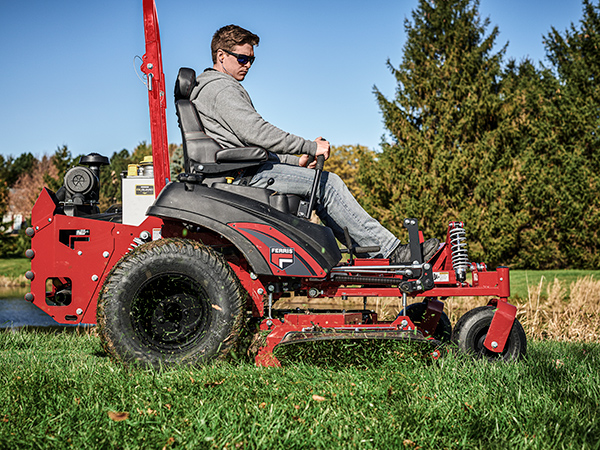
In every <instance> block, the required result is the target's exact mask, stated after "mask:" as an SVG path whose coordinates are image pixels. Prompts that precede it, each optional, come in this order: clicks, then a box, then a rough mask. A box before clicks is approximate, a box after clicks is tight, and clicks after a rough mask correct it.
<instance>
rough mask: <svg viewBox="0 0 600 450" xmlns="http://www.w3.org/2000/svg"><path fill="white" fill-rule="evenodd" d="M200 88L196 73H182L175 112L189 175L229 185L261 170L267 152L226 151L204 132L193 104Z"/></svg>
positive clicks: (183, 70) (184, 69)
mask: <svg viewBox="0 0 600 450" xmlns="http://www.w3.org/2000/svg"><path fill="white" fill-rule="evenodd" d="M196 84H197V82H196V72H195V71H194V69H190V68H187V67H182V68H181V69H179V74H178V75H177V81H176V82H175V110H176V112H177V117H178V119H179V128H180V129H181V137H182V140H183V157H184V169H185V172H186V173H187V174H193V175H196V174H197V175H201V177H200V178H201V179H202V180H204V179H206V178H208V179H210V181H211V182H216V181H225V177H226V176H229V175H231V174H234V173H235V172H237V171H239V170H240V169H246V168H248V167H253V166H258V165H259V164H261V163H263V162H265V161H266V160H267V159H268V156H269V155H268V152H267V151H266V150H265V149H264V148H260V147H239V148H222V147H221V146H220V145H219V143H218V142H217V141H215V140H214V139H212V138H210V137H209V136H208V135H207V134H206V133H205V132H204V127H203V126H202V122H201V120H200V117H199V115H198V111H196V107H195V106H194V104H193V103H192V102H191V100H190V95H191V93H192V90H193V89H194V87H195V86H196ZM207 181H208V180H207ZM208 184H212V183H208Z"/></svg>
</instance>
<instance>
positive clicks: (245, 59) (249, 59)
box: [222, 49, 256, 66]
mask: <svg viewBox="0 0 600 450" xmlns="http://www.w3.org/2000/svg"><path fill="white" fill-rule="evenodd" d="M222 50H223V51H224V52H225V53H228V54H230V55H231V56H235V57H236V58H237V62H238V63H239V64H240V65H242V66H245V65H246V64H248V63H250V65H252V63H253V62H254V60H255V59H256V57H254V56H248V55H240V54H239V53H233V52H230V51H229V50H225V49H222Z"/></svg>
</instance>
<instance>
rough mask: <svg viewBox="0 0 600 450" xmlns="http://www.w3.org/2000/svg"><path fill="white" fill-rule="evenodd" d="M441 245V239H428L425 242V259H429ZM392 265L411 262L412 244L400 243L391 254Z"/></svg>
mask: <svg viewBox="0 0 600 450" xmlns="http://www.w3.org/2000/svg"><path fill="white" fill-rule="evenodd" d="M439 247H440V241H438V240H437V239H436V238H431V239H427V240H426V241H425V242H424V243H423V261H424V262H427V261H429V260H430V259H431V258H432V257H433V255H435V252H437V249H438V248H439ZM389 260H390V265H395V264H402V263H411V262H412V261H411V255H410V244H400V245H399V246H398V247H396V249H395V250H394V251H393V252H392V254H391V255H390V256H389Z"/></svg>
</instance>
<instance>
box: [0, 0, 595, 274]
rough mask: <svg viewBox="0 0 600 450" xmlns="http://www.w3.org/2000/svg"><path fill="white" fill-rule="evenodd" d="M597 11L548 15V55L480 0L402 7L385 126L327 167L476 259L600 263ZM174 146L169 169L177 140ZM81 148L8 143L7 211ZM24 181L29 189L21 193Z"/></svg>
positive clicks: (51, 179) (4, 172)
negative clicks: (400, 41) (517, 42)
mask: <svg viewBox="0 0 600 450" xmlns="http://www.w3.org/2000/svg"><path fill="white" fill-rule="evenodd" d="M599 12H600V9H599V6H598V5H595V4H593V2H592V1H591V0H583V1H582V18H581V20H580V21H579V23H577V24H571V26H570V28H569V29H567V30H564V31H560V30H556V29H555V28H551V29H550V31H549V32H548V34H547V35H545V36H543V43H544V46H545V49H546V56H547V62H546V64H543V63H541V62H534V61H531V60H530V59H529V58H523V59H521V60H520V61H516V60H514V59H509V60H506V58H505V54H506V49H507V44H506V45H504V46H502V47H501V48H500V49H499V50H495V49H496V41H497V40H498V36H499V29H498V27H490V23H491V21H490V19H489V18H486V19H484V18H481V16H480V14H479V0H420V1H419V4H418V6H417V8H416V9H415V10H414V11H413V12H412V15H411V18H409V19H406V20H405V24H404V26H405V31H406V34H407V41H406V44H405V45H404V48H403V58H402V61H401V63H400V65H399V66H398V67H394V66H393V65H392V64H391V62H390V61H388V63H387V64H388V67H389V69H390V71H391V74H392V76H394V77H395V79H396V81H397V88H396V93H395V95H394V97H393V98H387V97H386V96H385V95H384V94H383V93H382V92H380V91H379V90H378V89H377V87H374V94H375V98H376V100H377V102H378V104H379V107H380V110H381V114H382V117H383V122H384V126H385V128H386V130H387V134H386V136H385V137H384V138H383V141H382V144H381V149H380V150H379V151H373V150H370V149H368V148H366V147H362V146H359V145H356V146H340V147H334V148H333V152H332V157H331V158H330V160H329V161H328V166H327V169H328V170H331V171H334V172H336V173H338V174H339V175H340V176H342V178H343V179H344V180H345V181H346V183H347V184H348V186H349V187H350V189H351V191H352V192H353V194H354V195H355V196H356V197H357V199H358V200H359V202H360V203H361V204H362V205H363V206H364V207H365V208H366V209H367V210H368V211H369V212H370V213H371V214H372V215H373V216H374V217H376V218H378V219H379V220H380V221H381V222H382V223H383V224H384V225H385V226H387V227H388V228H389V229H390V230H392V231H393V232H394V233H395V234H396V235H398V236H400V237H401V238H405V237H406V233H405V231H404V230H403V228H402V225H401V224H402V219H404V218H405V217H416V218H418V219H419V221H420V223H421V228H422V229H423V231H424V233H425V235H426V237H430V236H435V237H438V238H441V239H444V238H445V233H446V227H447V224H448V222H449V221H455V220H460V221H463V222H465V228H466V229H467V232H468V242H469V251H470V256H471V260H473V261H485V262H488V263H489V264H490V265H491V266H497V265H501V264H503V265H509V266H511V267H514V268H529V269H548V268H582V269H583V268H586V269H589V268H597V267H598V265H599V262H600V253H599V250H600V236H599V234H598V230H599V228H600V208H599V202H598V188H599V185H600V170H599V169H600V138H599V136H598V131H599V125H600V92H599V87H598V83H597V80H598V79H599V78H600V58H599V56H600V50H599V48H600V47H599V46H600V14H599ZM169 150H170V158H171V172H172V175H173V177H174V176H175V175H176V174H177V173H179V172H181V171H182V169H183V162H182V148H181V146H180V145H174V144H171V146H170V149H169ZM149 154H151V147H150V146H149V145H147V144H146V143H141V144H140V145H139V146H138V147H136V148H135V149H134V150H133V151H132V152H129V151H127V150H122V151H120V152H115V153H114V154H113V155H112V157H110V161H111V163H110V166H109V167H108V168H104V169H102V172H101V173H102V175H101V176H102V179H101V184H100V185H101V200H100V201H101V204H100V208H101V210H104V209H106V208H108V207H109V206H111V205H112V204H114V203H120V196H121V192H120V189H121V183H120V173H121V172H123V171H124V170H126V169H127V165H128V164H130V163H138V162H140V161H141V160H142V159H143V157H144V156H146V155H149ZM107 156H108V155H107ZM78 159H79V157H76V158H74V157H72V156H71V154H70V152H69V151H68V149H67V147H61V148H59V149H57V151H56V152H55V154H54V155H53V156H52V157H44V158H42V159H41V160H39V161H38V160H37V159H36V158H34V157H33V156H32V155H31V154H23V155H21V156H19V157H18V158H16V159H15V158H8V159H5V158H3V157H2V156H1V155H0V180H1V182H0V213H3V212H4V211H6V209H7V207H8V205H9V204H10V205H12V207H13V208H14V207H15V206H14V205H15V201H16V200H15V199H16V198H22V199H23V200H22V205H23V208H22V209H26V206H27V205H29V207H31V204H32V203H33V201H35V198H36V197H37V195H38V194H39V190H40V189H41V186H42V185H46V186H48V187H49V188H50V189H53V190H56V189H58V187H60V186H61V185H62V177H64V173H65V172H66V170H67V169H68V168H69V167H70V166H72V165H74V164H75V163H76V162H77V161H78ZM40 180H41V181H40ZM32 186H35V187H32ZM9 188H12V190H11V192H12V193H10V194H9ZM27 189H29V191H30V192H31V193H32V194H31V195H28V196H26V195H22V194H23V193H24V192H26V191H27ZM11 198H12V200H11ZM19 208H21V207H19Z"/></svg>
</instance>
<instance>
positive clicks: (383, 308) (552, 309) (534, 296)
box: [277, 275, 600, 342]
mask: <svg viewBox="0 0 600 450" xmlns="http://www.w3.org/2000/svg"><path fill="white" fill-rule="evenodd" d="M545 284H546V280H545V279H544V278H542V280H541V281H540V283H539V285H537V286H529V295H528V298H527V299H526V301H525V302H522V303H517V307H518V310H517V318H518V319H519V321H520V322H521V324H522V325H523V328H524V329H525V333H526V334H527V336H528V338H529V339H538V340H539V339H549V340H557V341H580V342H597V341H598V339H599V338H598V337H599V336H600V281H598V280H594V278H593V276H591V275H590V276H586V277H584V278H579V279H577V281H575V282H573V283H571V284H570V286H569V287H570V289H567V286H566V283H564V282H562V281H560V280H558V279H556V278H555V279H554V281H553V282H552V283H548V285H547V287H546V289H544V285H545ZM489 299H491V297H490V298H489ZM489 299H488V298H485V297H451V298H448V299H446V300H445V302H444V303H445V307H444V310H445V312H446V314H448V317H449V318H450V321H451V322H452V323H453V324H454V323H456V321H457V320H458V319H459V318H460V317H461V316H462V315H463V314H464V313H466V312H467V311H469V310H471V309H473V308H476V307H478V306H484V305H486V304H487V302H488V300H489ZM283 300H285V301H283ZM283 300H282V301H280V302H279V303H278V304H277V307H279V308H296V307H300V308H321V309H323V308H340V303H334V302H331V303H323V301H322V300H321V299H310V300H307V299H306V297H296V298H292V299H283ZM412 302H413V300H409V303H412ZM341 304H342V306H341V307H342V308H345V309H348V310H351V309H360V308H362V306H363V302H362V300H361V299H349V300H346V301H343V302H342V303H341ZM367 308H368V309H371V310H375V311H376V312H377V313H378V315H379V318H380V319H382V320H390V319H393V318H394V317H395V316H396V315H397V314H398V313H399V312H400V311H401V310H402V300H401V299H400V298H393V297H383V298H370V299H369V300H368V302H367Z"/></svg>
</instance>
